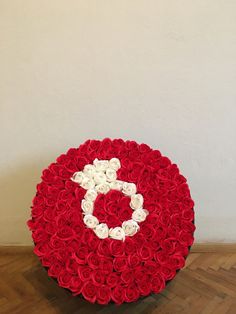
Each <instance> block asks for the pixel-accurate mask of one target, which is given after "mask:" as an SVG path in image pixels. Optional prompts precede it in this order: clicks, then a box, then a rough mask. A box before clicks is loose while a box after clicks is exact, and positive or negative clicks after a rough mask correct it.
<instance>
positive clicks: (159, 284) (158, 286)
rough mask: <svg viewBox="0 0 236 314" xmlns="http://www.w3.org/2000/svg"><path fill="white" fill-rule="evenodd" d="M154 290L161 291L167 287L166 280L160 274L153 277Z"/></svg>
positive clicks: (155, 291)
mask: <svg viewBox="0 0 236 314" xmlns="http://www.w3.org/2000/svg"><path fill="white" fill-rule="evenodd" d="M151 285H152V291H153V292H154V293H159V292H161V291H162V290H163V289H164V288H165V280H164V278H163V277H162V276H161V275H160V274H156V275H155V276H152V277H151Z"/></svg>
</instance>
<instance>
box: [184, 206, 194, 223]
mask: <svg viewBox="0 0 236 314" xmlns="http://www.w3.org/2000/svg"><path fill="white" fill-rule="evenodd" d="M182 217H183V219H186V220H190V221H192V220H193V218H194V211H193V209H192V208H190V209H186V210H184V211H183V212H182Z"/></svg>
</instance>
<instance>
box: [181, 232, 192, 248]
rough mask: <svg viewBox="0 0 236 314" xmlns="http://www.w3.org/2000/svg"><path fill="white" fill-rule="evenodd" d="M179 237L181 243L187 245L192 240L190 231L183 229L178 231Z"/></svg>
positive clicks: (190, 243)
mask: <svg viewBox="0 0 236 314" xmlns="http://www.w3.org/2000/svg"><path fill="white" fill-rule="evenodd" d="M179 239H180V241H181V242H182V243H184V244H185V245H188V246H190V245H192V244H193V240H194V238H193V235H192V233H189V232H185V231H180V233H179Z"/></svg>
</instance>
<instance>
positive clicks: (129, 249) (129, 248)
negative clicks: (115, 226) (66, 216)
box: [124, 237, 137, 256]
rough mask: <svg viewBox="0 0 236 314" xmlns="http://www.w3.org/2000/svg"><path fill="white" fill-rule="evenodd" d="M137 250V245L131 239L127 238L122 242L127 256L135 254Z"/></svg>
mask: <svg viewBox="0 0 236 314" xmlns="http://www.w3.org/2000/svg"><path fill="white" fill-rule="evenodd" d="M136 249H137V244H136V243H135V242H134V240H133V239H132V238H131V237H127V238H126V239H125V242H124V250H125V253H126V254H127V255H128V256H129V255H130V254H132V253H135V252H136Z"/></svg>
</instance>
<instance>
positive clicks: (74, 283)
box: [69, 276, 83, 296]
mask: <svg viewBox="0 0 236 314" xmlns="http://www.w3.org/2000/svg"><path fill="white" fill-rule="evenodd" d="M82 287H83V282H82V280H81V279H80V278H79V277H78V276H73V277H72V278H71V281H70V286H69V288H70V290H71V291H72V292H73V296H76V295H78V294H80V293H81V291H82Z"/></svg>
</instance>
